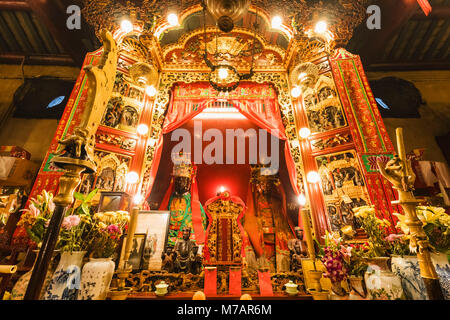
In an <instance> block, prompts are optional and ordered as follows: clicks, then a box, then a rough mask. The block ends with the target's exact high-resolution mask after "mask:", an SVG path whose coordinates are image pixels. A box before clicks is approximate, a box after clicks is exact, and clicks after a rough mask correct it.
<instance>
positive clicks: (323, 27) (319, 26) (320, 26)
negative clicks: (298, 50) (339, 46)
mask: <svg viewBox="0 0 450 320" xmlns="http://www.w3.org/2000/svg"><path fill="white" fill-rule="evenodd" d="M327 28H328V26H327V23H326V22H325V21H323V20H322V21H319V22H317V23H316V27H315V28H314V31H315V32H316V33H325V32H326V31H327Z"/></svg>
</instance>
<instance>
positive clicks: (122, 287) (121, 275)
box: [108, 265, 132, 300]
mask: <svg viewBox="0 0 450 320" xmlns="http://www.w3.org/2000/svg"><path fill="white" fill-rule="evenodd" d="M131 270H132V268H131V266H128V265H127V268H126V269H125V268H124V269H118V270H116V272H115V274H116V276H117V279H118V280H117V288H110V289H109V291H108V297H109V298H110V299H111V300H126V299H127V297H128V295H129V294H130V293H131V290H132V288H131V287H127V286H126V279H127V278H128V277H129V275H130V273H131Z"/></svg>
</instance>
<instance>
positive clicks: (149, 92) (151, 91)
mask: <svg viewBox="0 0 450 320" xmlns="http://www.w3.org/2000/svg"><path fill="white" fill-rule="evenodd" d="M145 93H146V94H147V95H148V96H149V97H153V96H155V94H156V88H155V86H153V85H151V86H146V87H145Z"/></svg>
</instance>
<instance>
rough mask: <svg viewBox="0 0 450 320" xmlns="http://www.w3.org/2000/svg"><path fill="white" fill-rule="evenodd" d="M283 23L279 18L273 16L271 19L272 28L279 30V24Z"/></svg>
mask: <svg viewBox="0 0 450 320" xmlns="http://www.w3.org/2000/svg"><path fill="white" fill-rule="evenodd" d="M282 23H283V20H282V19H281V17H280V16H275V17H273V18H272V28H274V29H279V28H280V27H281V24H282Z"/></svg>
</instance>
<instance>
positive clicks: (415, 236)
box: [378, 128, 444, 300]
mask: <svg viewBox="0 0 450 320" xmlns="http://www.w3.org/2000/svg"><path fill="white" fill-rule="evenodd" d="M396 136H397V151H398V155H394V158H393V159H392V160H389V161H388V162H387V163H386V165H384V164H383V163H382V162H381V161H378V169H379V171H380V173H381V175H382V176H383V177H385V178H386V179H387V180H388V181H389V182H390V183H392V185H393V188H394V189H397V190H398V200H397V201H392V204H399V205H401V206H402V208H403V211H404V212H405V216H406V225H407V226H408V227H409V230H410V237H411V238H410V247H411V248H412V249H413V250H416V248H417V247H418V250H417V259H418V260H419V267H420V275H421V277H422V279H423V281H424V283H425V286H426V289H427V293H428V296H429V298H430V299H431V300H443V299H444V297H443V294H442V289H441V286H440V284H439V278H438V275H437V273H436V270H435V269H434V265H433V263H432V261H431V257H430V244H429V241H428V237H427V235H426V234H425V231H424V230H423V226H422V222H421V221H420V220H419V218H418V217H417V214H416V206H417V204H419V203H420V201H419V200H417V199H416V198H415V197H414V194H413V192H412V191H413V189H414V181H415V179H416V176H415V174H414V172H413V171H412V169H411V163H410V161H408V160H407V159H406V152H405V145H404V142H403V129H402V128H397V129H396Z"/></svg>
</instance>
